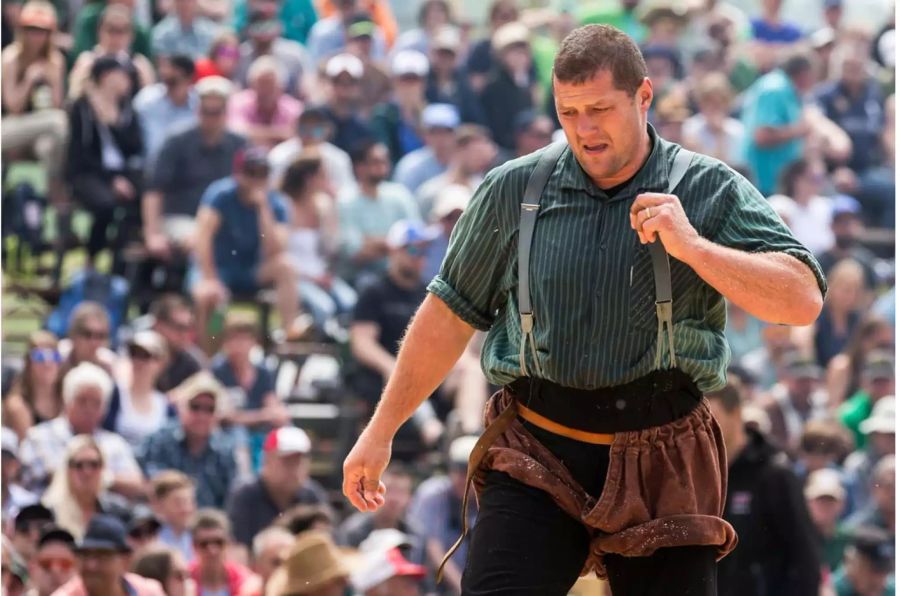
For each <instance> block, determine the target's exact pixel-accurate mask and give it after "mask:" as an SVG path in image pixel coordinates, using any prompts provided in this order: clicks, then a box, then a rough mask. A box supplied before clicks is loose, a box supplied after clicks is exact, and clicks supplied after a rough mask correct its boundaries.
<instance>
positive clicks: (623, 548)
mask: <svg viewBox="0 0 900 596" xmlns="http://www.w3.org/2000/svg"><path fill="white" fill-rule="evenodd" d="M514 403H515V402H514V399H513V397H512V395H511V394H510V393H509V392H508V391H507V390H501V391H499V392H497V393H496V394H494V396H493V397H492V398H491V399H490V401H489V402H488V404H487V408H486V411H485V426H488V425H489V424H490V423H491V422H492V421H494V420H495V419H496V418H498V417H499V416H500V414H501V413H503V412H504V411H505V410H506V409H507V408H509V407H511V406H512V407H514ZM488 470H499V471H501V472H506V473H507V474H509V475H510V476H512V477H513V478H515V479H516V480H518V481H519V482H522V483H523V484H527V485H529V486H533V487H535V488H539V489H541V490H543V491H545V492H547V493H548V494H550V496H551V497H552V498H553V500H554V501H556V503H557V505H559V507H560V508H562V510H563V511H565V512H566V513H568V514H569V515H570V516H572V517H573V518H575V519H577V520H579V521H581V522H582V523H583V524H584V525H585V527H586V528H587V529H588V531H589V532H590V534H591V536H592V541H591V553H590V555H589V556H588V558H587V560H586V562H585V566H584V569H583V571H582V575H584V574H586V573H589V572H591V571H593V572H595V573H596V574H597V575H598V576H600V577H605V576H606V571H605V568H604V566H603V555H604V553H615V554H619V555H624V556H633V557H642V556H649V555H651V554H652V553H653V552H655V551H656V550H657V549H659V548H663V547H672V546H689V545H709V546H716V547H717V548H718V558H720V559H721V558H722V557H724V556H725V555H727V554H728V553H729V552H731V551H732V550H733V549H734V547H735V546H736V545H737V535H736V534H735V531H734V528H732V527H731V525H730V524H729V523H728V522H726V521H725V520H723V519H722V517H721V516H722V513H723V511H724V507H725V496H726V482H727V471H728V468H727V463H726V458H725V445H724V443H723V441H722V434H721V431H720V430H719V426H718V424H717V423H716V421H715V419H714V418H713V416H712V414H711V413H710V411H709V406H708V405H707V402H706V400H703V401H702V402H701V403H700V404H699V405H698V406H697V407H696V408H694V410H693V411H691V413H690V414H688V415H686V416H684V417H682V418H679V419H677V420H675V421H674V422H671V423H669V424H665V425H662V426H656V427H652V428H648V429H644V430H639V431H631V432H620V433H615V438H614V440H613V443H612V445H611V446H610V452H609V469H608V471H607V475H606V482H605V484H604V487H603V491H602V493H601V495H600V498H599V499H596V498H594V497H592V496H591V495H589V494H588V493H587V492H585V490H584V489H583V488H582V487H581V486H580V485H579V484H578V483H577V482H576V481H575V480H574V478H573V477H572V475H571V474H570V473H569V471H568V470H567V469H566V467H565V466H564V465H563V464H562V463H561V462H560V461H559V460H558V459H556V457H554V456H553V455H552V454H551V453H550V451H549V450H548V449H547V448H546V447H544V446H543V445H542V444H541V443H540V442H539V441H538V440H537V439H535V438H534V436H533V435H532V434H531V433H529V432H528V430H527V429H526V428H525V427H524V426H523V424H522V423H521V421H520V420H519V419H518V418H513V419H512V420H511V421H510V422H509V425H508V426H507V428H506V430H505V431H504V432H503V433H502V434H501V435H500V436H499V437H498V438H497V439H496V440H495V441H494V442H493V443H492V445H491V446H490V448H489V449H488V450H487V452H486V453H485V454H484V458H483V459H482V461H481V464H480V465H479V467H478V470H477V471H476V472H475V475H474V486H475V490H476V494H480V493H481V490H482V488H483V487H484V476H485V473H486V472H487V471H488Z"/></svg>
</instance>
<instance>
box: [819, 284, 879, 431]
mask: <svg viewBox="0 0 900 596" xmlns="http://www.w3.org/2000/svg"><path fill="white" fill-rule="evenodd" d="M885 296H887V297H888V298H891V295H890V293H888V294H885ZM876 349H877V350H884V351H888V352H893V350H894V325H893V323H889V322H888V321H887V320H885V319H883V318H882V317H881V316H879V314H878V313H871V314H869V315H867V316H866V317H865V318H863V320H862V321H860V323H859V325H858V326H857V328H856V333H854V335H853V337H852V338H850V341H849V342H847V345H846V346H845V347H844V351H843V352H841V353H840V354H838V355H837V356H835V357H834V358H832V359H831V361H830V362H829V363H828V371H827V373H826V376H825V379H826V385H827V386H828V392H829V399H828V401H829V403H831V404H842V403H843V402H844V401H846V400H847V399H849V398H851V397H852V396H853V395H854V394H855V393H856V392H857V391H858V390H859V389H860V387H861V381H862V373H863V370H864V367H865V362H866V358H867V356H868V354H869V352H871V351H872V350H876ZM857 438H859V437H857Z"/></svg>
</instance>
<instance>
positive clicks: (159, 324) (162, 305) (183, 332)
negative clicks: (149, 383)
mask: <svg viewBox="0 0 900 596" xmlns="http://www.w3.org/2000/svg"><path fill="white" fill-rule="evenodd" d="M150 315H151V316H152V318H153V330H154V331H156V332H157V333H159V335H160V336H162V338H163V340H165V342H166V347H167V348H168V350H167V351H168V354H169V360H168V362H167V363H166V368H165V369H164V370H163V372H162V374H160V375H159V378H158V379H157V380H156V388H157V389H159V390H160V391H162V392H163V393H168V392H169V391H171V390H172V389H174V388H175V387H177V386H178V385H181V384H182V383H183V382H184V381H186V380H187V379H188V377H190V376H191V375H193V374H195V373H198V372H200V370H201V369H202V368H203V365H204V363H205V360H206V358H205V356H204V355H203V353H202V352H201V351H200V348H198V347H197V345H196V344H195V343H194V337H193V334H194V329H195V328H196V325H195V323H194V311H193V310H192V309H191V305H190V304H188V302H187V300H186V299H185V298H184V297H182V296H180V295H178V294H167V295H164V296H162V297H160V298H158V299H157V300H156V301H155V302H154V303H153V304H152V305H151V307H150Z"/></svg>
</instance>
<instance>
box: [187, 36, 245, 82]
mask: <svg viewBox="0 0 900 596" xmlns="http://www.w3.org/2000/svg"><path fill="white" fill-rule="evenodd" d="M240 45H241V40H240V39H238V36H237V35H235V33H234V31H229V30H227V29H225V30H222V31H219V33H218V34H217V35H216V36H215V37H214V38H213V40H212V44H210V46H209V52H207V53H206V55H205V56H203V57H197V62H196V63H195V65H194V66H195V71H196V72H195V74H194V76H195V77H196V80H197V81H200V80H201V79H205V78H206V77H222V78H224V79H227V80H229V81H231V80H234V79H236V78H237V72H238V65H239V64H240V59H241V50H240Z"/></svg>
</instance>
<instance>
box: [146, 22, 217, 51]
mask: <svg viewBox="0 0 900 596" xmlns="http://www.w3.org/2000/svg"><path fill="white" fill-rule="evenodd" d="M218 32H219V26H218V25H216V24H215V23H214V22H213V21H211V20H210V19H207V18H206V17H197V18H195V19H194V22H193V23H191V24H190V26H188V27H187V28H184V27H182V26H181V21H179V20H178V17H177V16H175V15H169V16H167V17H166V18H164V19H163V20H161V21H160V22H159V23H157V24H156V26H155V27H153V42H152V43H153V54H154V55H155V56H174V55H175V54H185V55H187V56H190V57H191V58H193V59H194V60H197V59H198V58H203V57H204V56H206V55H207V54H208V53H209V48H210V47H211V46H212V43H213V39H215V37H216V34H217V33H218Z"/></svg>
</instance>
